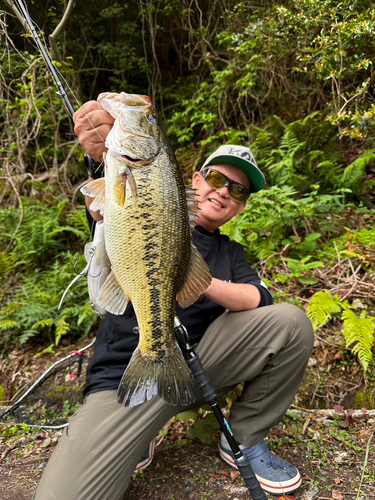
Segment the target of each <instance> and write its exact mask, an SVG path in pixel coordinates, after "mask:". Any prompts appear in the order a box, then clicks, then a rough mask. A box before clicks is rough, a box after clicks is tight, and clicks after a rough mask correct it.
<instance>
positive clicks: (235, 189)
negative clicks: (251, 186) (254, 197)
mask: <svg viewBox="0 0 375 500" xmlns="http://www.w3.org/2000/svg"><path fill="white" fill-rule="evenodd" d="M229 195H230V196H231V197H232V198H233V199H234V200H235V201H240V202H243V201H246V200H247V199H248V197H249V192H248V191H247V190H246V189H245V188H244V187H243V186H241V185H240V184H231V185H230V187H229Z"/></svg>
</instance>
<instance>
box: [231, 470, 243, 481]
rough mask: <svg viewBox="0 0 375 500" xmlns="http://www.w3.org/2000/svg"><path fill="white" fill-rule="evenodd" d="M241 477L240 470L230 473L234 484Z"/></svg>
mask: <svg viewBox="0 0 375 500" xmlns="http://www.w3.org/2000/svg"><path fill="white" fill-rule="evenodd" d="M240 475H241V472H239V471H238V470H233V471H231V473H230V480H231V481H232V483H233V482H234V481H235V480H236V479H237V478H238V476H240Z"/></svg>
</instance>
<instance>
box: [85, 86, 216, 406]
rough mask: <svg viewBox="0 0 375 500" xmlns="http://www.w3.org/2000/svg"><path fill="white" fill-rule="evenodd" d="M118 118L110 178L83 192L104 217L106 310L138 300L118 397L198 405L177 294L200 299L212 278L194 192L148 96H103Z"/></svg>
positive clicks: (108, 158) (186, 300)
mask: <svg viewBox="0 0 375 500" xmlns="http://www.w3.org/2000/svg"><path fill="white" fill-rule="evenodd" d="M99 99H100V101H99V102H100V103H101V105H102V107H103V108H104V109H106V110H107V111H109V112H111V114H112V115H113V116H114V117H115V118H116V120H115V123H114V126H113V129H112V131H111V132H110V134H109V135H108V137H107V141H106V145H107V147H108V152H107V154H106V155H105V178H104V179H99V180H96V181H93V182H90V183H89V184H87V185H86V186H85V187H84V188H82V192H83V193H84V194H86V195H88V196H91V197H95V201H94V202H93V204H92V205H91V206H90V208H91V209H93V210H100V211H101V213H102V214H103V218H104V235H105V236H104V239H105V248H106V252H107V254H108V258H109V261H110V264H111V272H110V274H109V276H108V277H107V279H106V281H105V283H104V285H103V286H102V288H101V289H100V292H99V295H98V300H97V302H98V304H99V306H100V307H101V308H103V309H104V310H106V311H109V312H111V313H113V314H122V313H123V312H124V310H125V308H126V305H127V303H128V301H131V302H132V304H133V307H134V310H135V313H136V316H137V321H138V326H139V333H140V340H139V345H138V347H137V349H136V350H135V352H134V353H133V356H132V358H131V360H130V362H129V365H128V367H127V369H126V370H125V372H124V375H123V377H122V380H121V383H120V385H119V390H118V400H119V402H121V403H124V404H125V405H126V406H136V405H138V404H141V403H143V402H144V401H147V400H149V399H151V398H152V397H154V396H155V395H156V394H158V395H159V396H160V397H162V398H163V399H164V400H165V401H166V402H167V403H169V404H172V405H178V404H182V405H187V404H190V403H192V402H193V401H194V398H195V388H194V383H193V380H192V375H191V372H190V370H189V368H188V367H187V365H186V362H185V360H184V358H183V356H182V353H181V351H180V349H179V347H178V346H177V344H176V341H175V334H174V316H175V306H176V296H177V299H178V301H179V303H180V304H181V305H182V306H183V307H187V306H189V305H191V304H192V303H193V302H195V301H196V300H197V299H198V298H199V296H200V295H201V294H202V292H203V291H204V290H205V289H206V288H207V287H208V286H209V284H210V282H211V273H210V271H209V268H208V266H207V264H206V263H205V262H204V260H203V259H202V257H201V255H200V254H199V252H198V251H197V249H196V247H195V246H194V244H193V243H192V240H191V228H190V226H191V224H190V221H191V220H192V219H194V218H195V215H196V211H197V204H196V203H195V202H194V201H193V202H192V205H193V209H192V210H190V211H189V210H188V208H187V199H186V198H187V195H188V197H189V199H190V200H191V199H192V198H194V196H193V195H192V194H191V193H189V194H188V193H187V192H186V189H185V186H184V183H183V180H182V176H181V174H180V170H179V167H178V164H177V161H176V160H175V157H174V154H173V153H172V151H171V150H170V148H169V145H168V143H167V141H166V139H165V137H164V134H163V132H162V130H161V129H160V127H159V126H158V125H157V121H156V118H155V115H154V110H153V108H152V104H151V101H150V99H149V98H148V97H146V96H136V95H129V94H125V93H121V94H120V95H119V94H105V95H104V96H102V98H101V96H99ZM150 115H151V118H150Z"/></svg>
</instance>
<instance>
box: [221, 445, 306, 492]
mask: <svg viewBox="0 0 375 500" xmlns="http://www.w3.org/2000/svg"><path fill="white" fill-rule="evenodd" d="M240 448H241V450H242V452H243V453H244V454H245V455H246V456H247V457H248V459H249V460H250V464H251V467H252V469H253V471H254V473H255V475H256V477H257V479H258V481H259V483H260V485H261V487H262V488H263V489H264V490H265V491H268V492H269V493H273V494H274V495H278V494H283V493H289V492H290V491H294V490H296V489H297V488H299V486H300V485H301V482H302V480H301V476H300V474H299V472H298V470H297V469H296V467H294V465H292V464H290V463H289V462H287V461H286V460H283V459H282V458H280V457H278V456H277V455H275V454H274V453H272V452H271V451H270V450H269V448H268V446H267V444H266V443H265V441H260V443H258V444H256V445H255V446H252V447H251V448H245V447H244V446H243V445H240ZM219 453H220V457H221V458H222V459H223V460H224V462H226V463H227V464H229V465H231V466H232V467H234V468H236V469H237V466H236V464H235V461H234V455H233V453H232V450H231V449H230V446H229V444H228V441H227V440H226V438H225V436H224V435H222V437H221V441H220V444H219Z"/></svg>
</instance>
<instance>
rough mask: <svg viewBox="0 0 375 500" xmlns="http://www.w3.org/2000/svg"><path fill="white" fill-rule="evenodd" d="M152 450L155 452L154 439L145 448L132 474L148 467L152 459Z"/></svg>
mask: <svg viewBox="0 0 375 500" xmlns="http://www.w3.org/2000/svg"><path fill="white" fill-rule="evenodd" d="M154 450H155V439H153V440H152V441H151V443H150V444H149V445H148V446H147V449H146V451H145V452H144V453H143V455H142V457H141V459H140V461H139V462H138V464H137V467H136V468H135V470H134V472H139V471H140V470H143V469H145V468H146V467H148V466H149V465H150V463H151V462H152V459H153V457H154Z"/></svg>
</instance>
